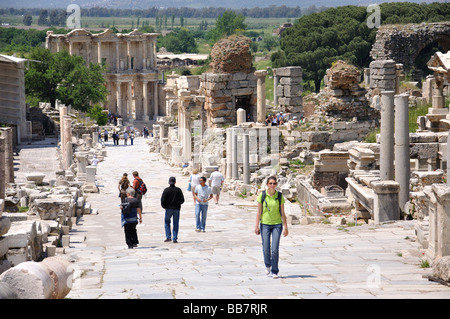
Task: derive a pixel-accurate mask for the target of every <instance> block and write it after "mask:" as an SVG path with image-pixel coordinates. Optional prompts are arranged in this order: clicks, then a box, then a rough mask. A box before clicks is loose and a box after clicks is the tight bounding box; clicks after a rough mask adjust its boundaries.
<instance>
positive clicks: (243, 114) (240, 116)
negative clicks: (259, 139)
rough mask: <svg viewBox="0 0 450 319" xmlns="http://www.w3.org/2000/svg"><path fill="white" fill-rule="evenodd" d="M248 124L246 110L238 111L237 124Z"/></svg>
mask: <svg viewBox="0 0 450 319" xmlns="http://www.w3.org/2000/svg"><path fill="white" fill-rule="evenodd" d="M245 122H247V119H246V112H245V110H244V109H238V110H237V111H236V124H237V125H239V124H241V123H245Z"/></svg>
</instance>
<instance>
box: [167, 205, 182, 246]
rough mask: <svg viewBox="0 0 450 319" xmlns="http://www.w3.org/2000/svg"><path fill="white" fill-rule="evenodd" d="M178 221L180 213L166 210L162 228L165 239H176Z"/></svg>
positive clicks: (176, 210) (175, 210)
mask: <svg viewBox="0 0 450 319" xmlns="http://www.w3.org/2000/svg"><path fill="white" fill-rule="evenodd" d="M172 217H173V237H172V234H171V232H170V219H171V218H172ZM179 221H180V211H179V210H178V209H166V215H165V217H164V228H165V230H166V238H167V239H173V240H177V239H178V225H179Z"/></svg>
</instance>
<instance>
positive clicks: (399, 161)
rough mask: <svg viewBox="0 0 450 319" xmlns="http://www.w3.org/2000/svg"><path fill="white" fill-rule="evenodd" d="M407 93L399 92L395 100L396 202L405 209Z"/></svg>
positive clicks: (407, 170)
mask: <svg viewBox="0 0 450 319" xmlns="http://www.w3.org/2000/svg"><path fill="white" fill-rule="evenodd" d="M408 99H409V94H399V95H396V96H395V98H394V102H395V181H396V182H398V183H399V184H400V192H399V195H398V204H399V206H400V210H401V211H405V204H406V203H407V202H408V201H409V177H410V160H409V117H408V114H409V105H408Z"/></svg>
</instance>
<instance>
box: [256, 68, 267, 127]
mask: <svg viewBox="0 0 450 319" xmlns="http://www.w3.org/2000/svg"><path fill="white" fill-rule="evenodd" d="M255 75H256V77H257V87H256V95H257V102H256V112H257V115H256V118H257V120H256V121H257V122H258V123H265V120H266V75H267V71H265V70H258V71H256V72H255Z"/></svg>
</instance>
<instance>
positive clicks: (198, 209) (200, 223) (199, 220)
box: [195, 203, 208, 230]
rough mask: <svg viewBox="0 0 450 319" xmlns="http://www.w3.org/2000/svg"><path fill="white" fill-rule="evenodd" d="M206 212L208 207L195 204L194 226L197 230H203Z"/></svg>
mask: <svg viewBox="0 0 450 319" xmlns="http://www.w3.org/2000/svg"><path fill="white" fill-rule="evenodd" d="M207 212H208V205H200V204H199V203H197V204H195V226H196V228H197V229H200V230H205V227H206V213H207Z"/></svg>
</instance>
